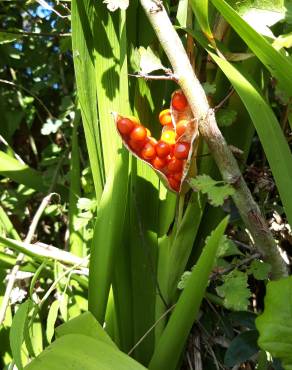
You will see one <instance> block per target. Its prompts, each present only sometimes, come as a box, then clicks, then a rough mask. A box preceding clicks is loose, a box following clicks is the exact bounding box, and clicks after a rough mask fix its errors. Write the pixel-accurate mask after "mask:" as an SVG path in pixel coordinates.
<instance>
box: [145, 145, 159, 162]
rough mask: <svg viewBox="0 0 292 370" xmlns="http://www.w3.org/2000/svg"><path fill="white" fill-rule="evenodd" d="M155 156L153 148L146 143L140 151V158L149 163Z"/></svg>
mask: <svg viewBox="0 0 292 370" xmlns="http://www.w3.org/2000/svg"><path fill="white" fill-rule="evenodd" d="M155 156H156V153H155V148H154V146H153V145H152V144H150V143H147V144H146V145H145V146H144V147H143V149H142V151H141V157H142V158H143V159H145V160H146V161H150V160H151V159H153V158H155Z"/></svg>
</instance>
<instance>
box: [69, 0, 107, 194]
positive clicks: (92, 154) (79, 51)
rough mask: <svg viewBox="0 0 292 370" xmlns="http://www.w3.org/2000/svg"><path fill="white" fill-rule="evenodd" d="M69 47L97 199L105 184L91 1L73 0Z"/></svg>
mask: <svg viewBox="0 0 292 370" xmlns="http://www.w3.org/2000/svg"><path fill="white" fill-rule="evenodd" d="M71 8H72V22H71V24H72V48H73V57H74V69H75V78H76V84H77V91H78V98H79V103H80V109H81V114H82V122H83V127H84V132H85V137H86V143H87V149H88V154H89V160H90V165H91V166H90V167H91V171H92V176H93V181H94V186H95V193H96V198H97V199H100V197H101V193H102V188H103V184H104V168H103V161H102V148H101V139H100V132H99V127H98V119H97V108H96V107H97V100H96V84H95V70H94V59H93V48H94V45H93V37H92V31H91V26H92V20H93V16H94V8H93V4H92V1H89V0H87V1H81V0H72V3H71Z"/></svg>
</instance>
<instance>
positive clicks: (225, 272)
mask: <svg viewBox="0 0 292 370" xmlns="http://www.w3.org/2000/svg"><path fill="white" fill-rule="evenodd" d="M260 257H261V255H260V254H259V253H255V254H252V255H251V256H249V257H246V258H244V259H243V260H241V261H240V263H238V264H237V265H233V266H230V267H227V268H225V269H223V270H221V271H218V272H215V273H213V274H212V275H211V280H214V279H216V278H217V277H218V276H219V275H225V274H228V273H229V272H231V271H233V270H235V269H237V268H239V267H241V266H244V265H247V264H248V263H249V262H251V261H253V260H255V259H258V258H260Z"/></svg>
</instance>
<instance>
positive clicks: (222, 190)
mask: <svg viewBox="0 0 292 370" xmlns="http://www.w3.org/2000/svg"><path fill="white" fill-rule="evenodd" d="M220 183H222V181H216V180H213V179H212V178H211V177H210V176H208V175H199V176H197V177H196V178H194V179H190V180H189V184H190V186H191V187H192V188H193V189H194V190H199V191H201V192H202V193H203V194H208V199H209V201H210V203H211V204H212V205H213V206H214V207H218V206H220V205H222V204H223V203H224V200H225V199H226V198H227V197H229V196H230V195H233V194H234V189H233V188H232V187H231V186H230V185H228V184H225V185H221V186H217V185H218V184H220Z"/></svg>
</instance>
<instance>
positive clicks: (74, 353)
mask: <svg viewBox="0 0 292 370" xmlns="http://www.w3.org/2000/svg"><path fill="white" fill-rule="evenodd" d="M56 369H71V370H81V369H86V370H145V368H144V366H142V365H140V364H139V363H138V362H136V361H135V360H133V359H132V358H131V357H129V356H127V355H126V354H124V353H123V352H121V351H119V350H118V349H115V348H113V347H112V346H110V345H108V344H106V343H104V342H102V341H100V340H96V339H93V338H92V337H88V336H86V335H82V334H68V335H65V336H62V337H60V338H58V339H57V340H56V341H55V342H54V343H52V344H51V345H50V346H49V347H47V348H46V349H45V350H44V351H43V352H42V353H41V354H40V355H39V356H38V357H37V358H36V359H34V360H33V361H32V362H31V363H30V364H29V365H27V366H26V367H25V370H56Z"/></svg>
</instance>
